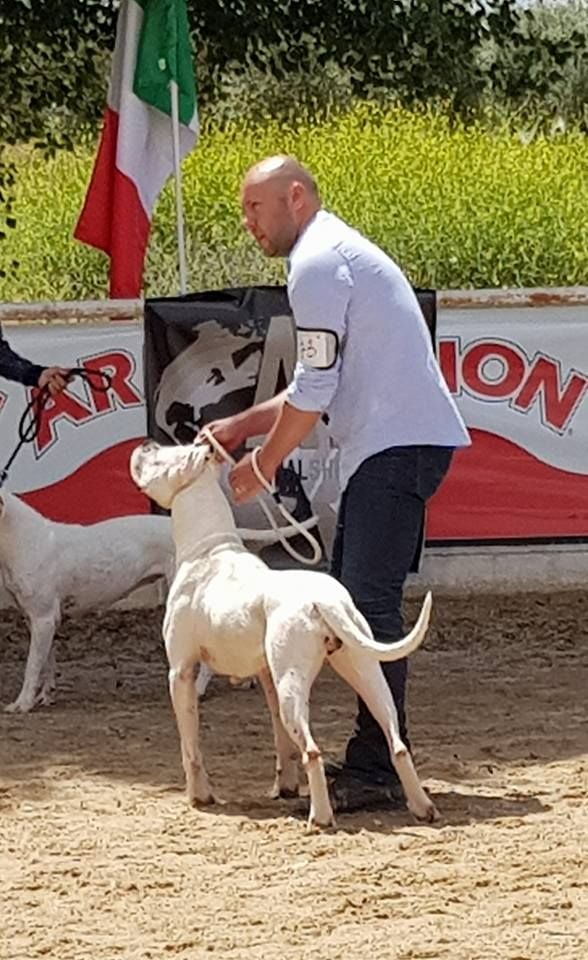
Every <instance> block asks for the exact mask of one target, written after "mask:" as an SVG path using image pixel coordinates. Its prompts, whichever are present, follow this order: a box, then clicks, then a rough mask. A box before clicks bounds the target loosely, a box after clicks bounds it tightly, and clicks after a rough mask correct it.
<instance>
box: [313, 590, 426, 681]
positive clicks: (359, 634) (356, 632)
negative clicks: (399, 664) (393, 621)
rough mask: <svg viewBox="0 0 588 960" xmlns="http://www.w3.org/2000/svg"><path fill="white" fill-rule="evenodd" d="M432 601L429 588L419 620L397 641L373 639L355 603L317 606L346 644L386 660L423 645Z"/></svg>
mask: <svg viewBox="0 0 588 960" xmlns="http://www.w3.org/2000/svg"><path fill="white" fill-rule="evenodd" d="M432 605H433V597H432V594H431V591H430V590H429V592H428V593H427V595H426V597H425V599H424V601H423V605H422V607H421V612H420V613H419V616H418V620H417V622H416V623H415V625H414V627H413V628H412V630H411V631H410V633H407V635H406V636H405V637H402V639H401V640H397V641H396V642H395V643H380V642H379V641H378V640H374V635H373V633H372V631H371V629H370V627H369V624H368V622H367V620H366V619H365V617H364V616H363V614H361V613H360V612H359V610H358V609H357V608H356V607H355V606H353V604H351V603H344V604H341V603H337V604H323V603H315V607H316V609H317V610H318V611H319V613H320V615H321V617H322V618H323V620H324V621H325V623H326V624H327V625H328V626H329V627H330V628H331V630H332V631H333V633H334V634H335V636H336V637H337V638H338V639H339V640H341V642H342V643H343V644H346V645H347V646H348V647H351V648H352V649H355V650H361V651H362V652H363V653H367V654H369V656H371V657H373V658H375V659H376V660H381V661H383V662H385V663H388V662H390V661H391V660H401V659H402V658H403V657H407V656H408V655H409V654H411V653H413V652H414V651H415V650H416V649H417V647H420V645H421V643H422V642H423V640H424V639H425V634H426V632H427V627H428V626H429V618H430V616H431V607H432Z"/></svg>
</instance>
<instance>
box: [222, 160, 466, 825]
mask: <svg viewBox="0 0 588 960" xmlns="http://www.w3.org/2000/svg"><path fill="white" fill-rule="evenodd" d="M241 203H242V209H243V216H244V224H245V227H246V228H247V230H248V231H249V232H250V233H251V234H252V236H253V237H254V238H255V240H256V241H257V243H258V244H259V246H260V247H261V249H262V250H263V251H264V253H265V254H266V255H267V256H268V257H287V258H288V297H289V301H290V306H291V308H292V313H293V316H294V320H295V323H296V329H297V344H298V362H297V364H296V368H295V371H294V377H293V380H292V382H291V383H290V385H289V386H288V388H287V389H286V390H285V391H284V392H283V393H281V394H279V395H278V396H276V397H273V398H272V399H271V400H268V401H266V402H265V403H263V404H260V405H258V406H256V407H252V408H250V409H249V410H247V411H245V412H244V413H239V414H237V415H235V416H233V417H229V418H226V419H225V420H219V421H216V423H214V424H212V425H211V426H212V429H213V432H214V434H215V435H216V437H217V438H218V439H219V440H220V442H221V443H223V444H224V445H225V446H226V447H227V448H228V449H230V450H235V449H237V448H238V447H240V446H241V445H242V444H243V443H244V442H245V440H246V439H247V438H248V437H250V436H259V435H265V441H264V443H263V445H262V447H261V450H260V452H259V461H258V463H259V466H260V467H261V471H262V473H263V475H264V476H265V477H266V478H267V479H268V480H271V479H273V477H274V475H275V473H276V470H277V469H278V467H279V466H280V464H281V463H282V462H283V461H284V460H285V459H287V458H288V456H289V454H291V453H292V451H293V450H294V449H295V448H296V447H297V446H298V445H299V444H300V443H301V442H302V441H303V440H304V439H305V437H306V436H307V435H308V434H309V433H310V431H311V430H312V428H313V427H314V426H315V424H316V422H317V420H318V419H319V417H321V416H322V415H323V414H327V415H328V422H329V432H330V437H331V441H332V443H333V444H334V445H335V446H336V447H337V449H338V452H339V458H338V459H339V474H340V477H339V479H340V485H341V490H342V496H341V502H340V507H339V513H338V518H337V530H336V536H335V542H334V546H333V557H332V565H331V572H332V573H333V575H334V576H336V577H337V578H338V579H339V580H341V582H342V583H344V584H345V586H346V587H347V589H348V590H349V592H350V593H351V595H352V597H353V599H354V600H355V602H356V604H357V606H358V607H359V609H360V610H361V611H362V613H363V614H364V616H365V617H366V619H367V620H368V622H369V624H370V626H371V628H372V630H373V632H374V636H375V637H376V638H377V639H378V640H380V641H383V642H390V643H391V642H393V641H395V640H397V639H398V638H399V637H400V636H401V635H402V634H403V632H404V629H403V627H404V625H403V621H402V611H401V607H402V591H403V587H404V582H405V580H406V576H407V573H408V572H409V570H410V567H411V564H412V561H413V559H414V556H415V552H416V549H417V545H418V542H419V537H420V533H421V530H422V525H423V522H424V514H425V505H426V502H427V500H428V499H429V498H430V497H431V496H432V495H433V494H434V493H435V491H436V490H437V489H438V487H439V485H440V483H441V482H442V480H443V478H444V477H445V475H446V473H447V470H448V469H449V465H450V462H451V457H452V454H453V451H454V449H455V448H456V447H460V446H467V445H468V444H469V442H470V440H469V436H468V433H467V430H466V428H465V426H464V423H463V421H462V419H461V416H460V414H459V412H458V410H457V408H456V406H455V404H454V402H453V399H452V398H451V396H450V394H449V391H448V389H447V386H446V384H445V381H444V380H443V377H442V374H441V371H440V369H439V366H438V363H437V360H436V358H435V355H434V352H433V349H432V346H431V338H430V335H429V331H428V329H427V326H426V323H425V321H424V318H423V315H422V312H421V310H420V307H419V303H418V300H417V298H416V296H415V294H414V291H413V289H412V287H411V285H410V283H409V282H408V280H407V279H406V277H405V276H404V274H403V273H402V271H401V270H400V268H399V267H398V266H397V264H396V263H394V261H393V260H391V259H390V257H388V256H387V255H386V254H385V253H384V252H383V251H382V250H381V249H380V248H379V247H377V246H376V245H375V244H373V243H371V242H370V241H369V240H368V239H366V238H365V237H364V236H362V235H361V234H360V233H358V232H357V231H356V230H354V229H353V228H352V227H350V226H348V225H347V224H346V223H344V222H343V221H342V220H340V219H339V218H338V217H336V216H334V215H333V214H332V213H329V212H327V211H326V210H324V209H323V207H322V203H321V198H320V194H319V189H318V186H317V183H316V180H315V178H314V177H313V175H312V174H311V173H310V171H309V170H307V169H306V168H305V167H303V166H302V165H301V164H300V163H299V162H298V161H297V160H295V159H294V158H293V157H286V156H276V157H269V158H267V159H265V160H262V161H261V162H260V163H257V164H255V166H253V167H252V168H251V169H250V170H249V171H248V172H247V174H246V176H245V179H244V181H243V186H242V192H241ZM230 483H231V487H232V490H233V493H234V496H235V499H236V501H237V502H238V503H242V502H244V501H245V500H248V499H249V498H251V497H253V496H254V495H255V494H256V493H258V492H259V491H260V485H259V483H258V481H257V479H256V476H255V474H254V472H253V470H252V467H251V457H250V455H247V456H245V457H243V458H242V459H241V460H240V461H239V463H237V465H236V466H235V468H234V469H233V471H232V473H231V475H230ZM382 669H383V671H384V675H385V677H386V680H387V683H388V686H389V687H390V690H391V691H392V694H393V697H394V700H395V703H396V707H397V710H398V715H399V724H400V735H401V737H402V739H403V740H404V742H405V743H408V742H409V741H408V738H407V728H406V712H405V692H406V677H407V664H406V661H405V660H403V661H397V662H395V663H388V664H383V665H382ZM327 774H328V776H329V789H330V792H331V795H332V800H333V804H334V806H335V808H336V809H337V810H338V811H340V812H341V811H352V810H358V809H376V808H385V807H392V808H395V807H398V806H402V805H403V804H404V797H403V793H402V789H401V786H400V783H399V781H398V778H397V776H396V772H395V770H394V768H393V766H392V763H391V760H390V756H389V753H388V747H387V744H386V742H385V740H384V736H383V734H382V731H381V730H380V727H379V726H378V724H377V723H376V721H375V720H374V719H373V717H372V716H371V714H370V713H369V711H368V710H367V708H366V706H365V704H364V703H363V702H362V701H361V700H360V701H359V707H358V714H357V720H356V725H355V730H354V733H353V735H352V737H351V739H350V740H349V742H348V744H347V748H346V751H345V757H344V760H343V762H341V763H338V764H329V765H328V767H327Z"/></svg>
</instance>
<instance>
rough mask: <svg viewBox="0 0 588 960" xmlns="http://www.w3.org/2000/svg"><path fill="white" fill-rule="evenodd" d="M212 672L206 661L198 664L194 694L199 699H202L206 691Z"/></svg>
mask: <svg viewBox="0 0 588 960" xmlns="http://www.w3.org/2000/svg"><path fill="white" fill-rule="evenodd" d="M212 674H213V671H212V670H211V668H210V667H209V666H208V664H207V663H201V664H200V666H199V668H198V676H197V677H196V696H198V697H200V699H202V698H203V697H204V694H205V693H206V690H207V688H208V684H209V683H210V680H211V678H212Z"/></svg>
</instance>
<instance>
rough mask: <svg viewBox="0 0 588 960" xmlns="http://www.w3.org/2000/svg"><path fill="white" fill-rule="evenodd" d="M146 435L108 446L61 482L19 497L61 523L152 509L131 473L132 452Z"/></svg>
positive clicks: (95, 520) (122, 515) (118, 515)
mask: <svg viewBox="0 0 588 960" xmlns="http://www.w3.org/2000/svg"><path fill="white" fill-rule="evenodd" d="M143 439H144V438H143V437H137V439H136V440H126V441H124V442H123V443H119V444H116V445H115V446H114V447H109V448H108V450H103V451H101V452H100V453H99V454H97V455H96V456H95V457H92V459H91V460H87V461H86V462H85V463H83V464H82V466H81V467H78V469H77V470H75V471H74V473H71V474H70V475H69V476H68V477H65V478H64V479H63V480H60V481H59V482H58V483H53V484H51V485H50V486H48V487H43V488H42V489H40V490H32V491H29V492H28V493H23V494H20V497H21V499H22V500H24V501H25V502H26V503H28V504H29V505H30V506H31V507H33V508H34V509H35V510H38V511H39V513H42V514H43V516H45V517H49V519H50V520H56V521H58V522H59V523H97V522H98V521H99V520H109V519H110V518H111V517H125V516H128V515H129V514H135V513H150V511H151V506H150V502H149V500H148V498H147V497H146V496H145V495H144V494H143V493H141V492H140V491H139V490H137V487H136V486H135V484H134V483H133V481H132V480H131V476H130V474H129V458H130V456H131V452H132V451H133V450H134V448H135V447H136V446H137V444H139V443H141V441H142V440H143Z"/></svg>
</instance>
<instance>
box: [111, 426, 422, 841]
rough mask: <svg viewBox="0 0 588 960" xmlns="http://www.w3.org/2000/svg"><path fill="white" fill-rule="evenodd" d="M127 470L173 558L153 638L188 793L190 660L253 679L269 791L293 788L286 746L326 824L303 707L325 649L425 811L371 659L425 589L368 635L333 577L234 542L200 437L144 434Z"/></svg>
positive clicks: (194, 799)
mask: <svg viewBox="0 0 588 960" xmlns="http://www.w3.org/2000/svg"><path fill="white" fill-rule="evenodd" d="M130 469H131V475H132V477H133V479H134V481H135V483H136V484H137V486H138V487H139V488H140V489H142V490H143V491H145V492H146V493H147V494H148V495H149V496H150V497H152V498H153V499H154V500H155V501H156V502H157V503H159V504H160V505H161V506H162V507H165V508H170V507H171V512H172V520H173V531H174V541H175V545H176V557H177V566H176V576H175V578H174V582H173V584H172V586H171V588H170V592H169V594H168V600H167V606H166V613H165V620H164V625H163V636H164V640H165V647H166V652H167V657H168V662H169V683H170V693H171V698H172V703H173V707H174V711H175V715H176V720H177V725H178V730H179V734H180V740H181V748H182V758H183V766H184V770H185V774H186V781H187V784H186V785H187V794H188V799H189V800H190V802H191V803H194V804H196V803H200V804H206V803H211V802H213V800H214V797H213V794H212V791H211V787H210V782H209V779H208V775H207V773H206V770H205V767H204V764H203V761H202V756H201V752H200V746H199V734H198V704H197V698H196V693H195V690H194V683H193V670H194V665H195V664H196V663H198V662H200V661H202V662H205V663H208V664H209V665H210V666H211V667H212V668H213V669H214V670H215V671H216V672H217V673H221V674H226V675H232V676H236V677H248V676H251V675H257V676H258V677H259V680H260V682H261V684H262V686H263V687H264V690H265V693H266V697H267V700H268V705H269V708H270V711H271V714H272V721H273V727H274V737H275V745H276V754H277V762H276V782H275V787H274V794H278V795H284V796H291V795H293V794H295V793H296V792H297V791H298V769H297V755H296V749H295V747H294V745H295V746H296V747H297V748H298V750H299V751H300V753H301V755H302V763H303V766H304V768H305V770H306V774H307V776H308V781H309V788H310V801H311V802H310V817H309V824H311V823H316V824H318V825H321V826H326V825H329V824H332V823H333V822H334V821H333V811H332V807H331V803H330V799H329V794H328V790H327V784H326V779H325V774H324V769H323V762H322V758H321V754H320V750H319V748H318V747H317V745H316V743H315V741H314V738H313V736H312V733H311V730H310V725H309V710H308V701H309V695H310V689H311V686H312V683H313V681H314V679H315V677H316V676H317V674H318V672H319V670H320V668H321V665H322V664H323V662H324V660H325V658H328V659H329V662H330V663H331V665H332V666H333V667H334V669H335V670H336V671H337V672H338V673H339V674H340V675H341V676H342V677H343V678H344V679H345V680H347V681H348V683H350V684H351V686H352V687H353V688H354V689H355V690H356V692H357V693H358V694H359V695H360V696H361V697H362V698H363V700H364V701H365V703H366V704H367V706H368V707H369V709H370V711H371V713H372V714H373V715H374V717H375V718H376V719H377V720H378V722H379V723H380V725H381V727H382V729H383V731H384V733H385V735H386V739H387V741H388V744H389V748H390V753H391V756H392V760H393V762H394V765H395V767H396V770H397V772H398V776H399V778H400V781H401V783H402V786H403V788H404V791H405V794H406V798H407V802H408V806H409V808H410V810H411V811H412V812H413V813H414V814H415V816H417V817H418V818H419V819H423V820H427V821H431V820H433V819H435V818H436V816H437V812H436V810H435V807H434V805H433V803H432V801H431V800H430V798H429V797H428V796H427V795H426V793H425V792H424V790H423V788H422V786H421V784H420V782H419V779H418V777H417V774H416V771H415V769H414V766H413V763H412V759H411V757H410V754H409V753H408V751H407V748H406V746H405V745H404V743H403V742H402V741H401V739H400V736H399V732H398V719H397V713H396V708H395V706H394V701H393V699H392V695H391V693H390V691H389V689H388V687H387V685H386V682H385V679H384V676H383V673H382V670H381V669H380V661H384V660H388V661H389V660H395V659H399V658H401V657H405V656H407V655H408V654H409V653H411V652H412V651H413V650H415V649H416V648H417V647H418V646H419V644H420V643H421V641H422V640H423V638H424V636H425V633H426V630H427V626H428V621H429V613H430V608H431V596H430V594H428V595H427V597H426V599H425V602H424V604H423V608H422V610H421V613H420V615H419V618H418V621H417V624H416V626H415V627H414V628H413V630H412V631H411V633H410V634H408V636H407V637H405V638H404V639H402V640H400V641H398V642H397V643H395V644H390V645H388V644H383V643H378V642H377V641H376V640H374V637H373V635H372V633H371V630H370V628H369V626H368V624H367V622H366V621H365V619H364V618H363V616H362V615H361V614H360V613H359V611H358V610H357V609H356V607H355V606H354V605H353V602H352V600H351V597H350V595H349V593H348V592H347V590H346V589H345V588H344V587H343V586H342V585H341V584H340V583H338V582H337V581H336V580H335V579H334V578H332V577H330V576H328V575H327V574H324V573H317V572H311V571H301V570H282V571H278V570H271V569H270V568H269V567H267V565H266V564H265V563H264V562H263V561H262V560H261V559H260V558H259V557H256V556H254V555H253V554H251V553H249V552H247V551H246V550H245V548H244V546H243V543H242V541H241V539H240V537H239V536H238V531H237V528H236V526H235V522H234V520H233V515H232V512H231V509H230V507H229V504H228V502H227V499H226V497H225V495H224V493H223V491H222V489H221V487H220V484H219V482H218V467H217V465H216V464H215V462H214V459H213V456H212V454H211V451H210V449H209V447H208V446H207V445H206V444H204V443H200V444H198V443H194V444H191V445H189V446H178V447H160V446H159V445H158V444H156V443H154V442H153V441H148V442H147V443H144V444H143V445H142V446H141V447H138V448H136V449H135V450H134V451H133V454H132V456H131V463H130Z"/></svg>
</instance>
